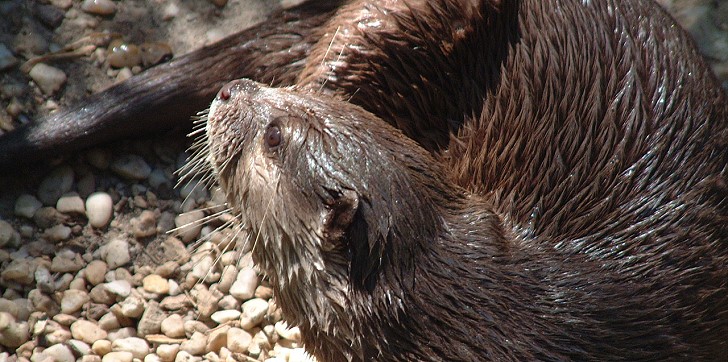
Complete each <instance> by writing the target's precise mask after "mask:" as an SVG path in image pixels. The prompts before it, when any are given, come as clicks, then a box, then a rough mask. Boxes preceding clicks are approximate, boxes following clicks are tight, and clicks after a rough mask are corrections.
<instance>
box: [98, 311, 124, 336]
mask: <svg viewBox="0 0 728 362" xmlns="http://www.w3.org/2000/svg"><path fill="white" fill-rule="evenodd" d="M99 327H101V329H103V330H105V331H107V332H108V331H113V330H115V329H119V328H121V323H119V319H118V318H116V314H114V313H113V312H109V313H106V314H104V315H103V316H101V318H99Z"/></svg>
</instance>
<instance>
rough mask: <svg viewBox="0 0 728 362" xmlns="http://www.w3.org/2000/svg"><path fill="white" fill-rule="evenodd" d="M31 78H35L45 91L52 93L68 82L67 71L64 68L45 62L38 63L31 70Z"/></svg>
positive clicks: (36, 82)
mask: <svg viewBox="0 0 728 362" xmlns="http://www.w3.org/2000/svg"><path fill="white" fill-rule="evenodd" d="M29 75H30V78H31V79H33V81H34V82H35V84H37V85H38V88H40V90H42V91H43V93H45V94H48V95H52V94H53V93H55V92H56V91H58V90H59V89H61V87H62V86H63V84H64V83H66V78H67V77H66V73H64V72H63V71H62V70H60V69H58V68H55V67H51V66H50V65H47V64H44V63H38V64H36V65H35V66H33V68H32V69H31V70H30V73H29Z"/></svg>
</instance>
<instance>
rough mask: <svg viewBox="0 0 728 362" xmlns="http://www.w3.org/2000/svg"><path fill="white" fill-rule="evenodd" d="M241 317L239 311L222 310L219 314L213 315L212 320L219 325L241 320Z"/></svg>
mask: <svg viewBox="0 0 728 362" xmlns="http://www.w3.org/2000/svg"><path fill="white" fill-rule="evenodd" d="M240 315H241V312H240V311H239V310H221V311H219V312H215V313H212V316H210V319H212V320H213V321H215V322H217V323H218V324H224V323H227V322H232V321H234V320H236V319H238V318H240Z"/></svg>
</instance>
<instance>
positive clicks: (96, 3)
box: [81, 0, 116, 15]
mask: <svg viewBox="0 0 728 362" xmlns="http://www.w3.org/2000/svg"><path fill="white" fill-rule="evenodd" d="M81 10H83V11H85V12H87V13H89V14H94V15H111V14H113V13H115V12H116V5H115V4H114V2H113V1H111V0H84V1H83V3H82V4H81Z"/></svg>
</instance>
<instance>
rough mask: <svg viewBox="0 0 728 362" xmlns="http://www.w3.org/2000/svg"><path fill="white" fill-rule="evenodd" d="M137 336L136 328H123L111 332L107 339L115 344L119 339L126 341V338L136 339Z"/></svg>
mask: <svg viewBox="0 0 728 362" xmlns="http://www.w3.org/2000/svg"><path fill="white" fill-rule="evenodd" d="M136 336H137V333H136V329H134V327H123V328H119V329H117V330H115V331H110V332H109V335H108V337H107V339H108V340H110V341H111V342H112V343H113V342H114V341H116V340H117V339H124V338H129V337H136Z"/></svg>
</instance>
